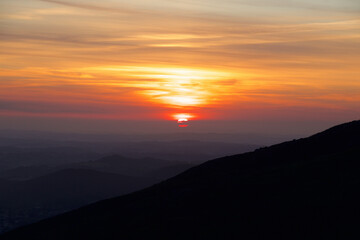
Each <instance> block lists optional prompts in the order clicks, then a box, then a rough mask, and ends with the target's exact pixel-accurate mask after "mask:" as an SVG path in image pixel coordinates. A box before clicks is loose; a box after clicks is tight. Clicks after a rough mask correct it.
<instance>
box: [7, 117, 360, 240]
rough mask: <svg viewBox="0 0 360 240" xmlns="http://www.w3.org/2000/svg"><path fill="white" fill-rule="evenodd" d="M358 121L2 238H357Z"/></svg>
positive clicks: (224, 160)
mask: <svg viewBox="0 0 360 240" xmlns="http://www.w3.org/2000/svg"><path fill="white" fill-rule="evenodd" d="M359 170H360V121H354V122H351V123H347V124H343V125H339V126H337V127H334V128H331V129H329V130H327V131H325V132H322V133H319V134H316V135H314V136H311V137H309V138H306V139H300V140H296V141H291V142H286V143H282V144H278V145H274V146H272V147H268V148H263V149H259V150H257V151H254V152H251V153H246V154H241V155H236V156H230V157H225V158H220V159H216V160H213V161H209V162H207V163H205V164H202V165H200V166H198V167H195V168H192V169H190V170H188V171H186V172H184V173H183V174H180V175H178V176H177V177H174V178H172V179H169V180H167V181H165V182H163V183H161V184H158V185H155V186H153V187H151V188H147V189H145V190H142V191H139V192H136V193H133V194H130V195H126V196H123V197H119V198H114V199H110V200H105V201H102V202H98V203H95V204H92V205H89V206H87V207H84V208H81V209H78V210H76V211H72V212H69V213H66V214H64V215H61V216H58V217H55V218H52V219H48V220H45V221H42V222H40V223H37V224H33V225H29V226H27V227H23V228H20V229H18V230H15V231H13V232H10V233H8V234H5V235H3V236H2V239H284V240H285V239H286V240H288V239H299V240H300V239H359V237H360V231H359V230H358V228H359V224H360V218H359V216H360V215H359V214H360V204H359V202H360V174H359V173H360V172H359Z"/></svg>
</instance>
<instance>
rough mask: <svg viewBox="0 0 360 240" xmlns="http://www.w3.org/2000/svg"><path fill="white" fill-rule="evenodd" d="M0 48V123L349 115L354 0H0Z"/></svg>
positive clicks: (358, 108) (359, 19) (69, 125)
mask: <svg viewBox="0 0 360 240" xmlns="http://www.w3.org/2000/svg"><path fill="white" fill-rule="evenodd" d="M0 46H1V47H0V129H7V128H12V129H35V130H63V129H72V130H73V131H76V130H77V129H79V130H80V129H82V130H86V129H87V130H94V129H95V130H98V131H101V130H102V126H104V125H106V124H108V123H109V122H111V123H112V124H113V123H114V122H115V123H116V122H118V123H119V124H118V125H117V130H118V131H120V132H121V131H130V130H131V129H132V128H136V129H138V130H139V129H141V131H143V130H144V131H150V132H151V131H154V132H156V131H171V129H173V128H176V127H177V125H176V120H177V119H179V118H184V116H185V117H186V118H188V119H189V120H190V121H189V122H191V121H193V122H196V121H197V124H194V125H193V126H194V128H193V129H192V130H194V131H196V128H198V129H202V131H217V130H219V131H222V130H223V129H225V128H224V124H227V125H226V131H230V132H231V131H240V130H241V131H250V132H251V131H257V130H258V126H259V124H260V125H263V124H264V123H273V124H275V125H276V126H277V128H276V129H282V128H283V127H284V129H290V128H293V127H296V126H298V127H300V128H303V127H305V126H310V125H311V124H310V123H313V124H317V125H316V126H318V123H319V122H327V123H330V122H331V123H340V122H343V121H351V120H354V119H359V116H360V67H359V66H360V47H359V46H360V2H359V1H358V0H326V1H325V0H324V1H321V0H311V1H310V0H221V1H220V0H191V1H190V0H151V1H150V0H131V1H130V0H104V1H95V0H2V1H1V2H0ZM64 122H66V124H65V125H64V124H63V125H61V124H62V123H64ZM124 122H126V123H127V124H123V123H124ZM149 122H156V124H155V125H154V124H148V123H149ZM159 122H163V123H165V124H164V125H162V124H159ZM170 122H171V124H170ZM173 122H175V124H172V123H173ZM201 122H204V123H207V124H203V125H202V124H201ZM209 122H211V124H208V123H209ZM131 123H133V124H131ZM228 123H229V124H228ZM230 123H231V124H230ZM242 123H254V124H247V125H246V124H244V125H241V124H242ZM255 123H259V124H257V125H256V124H255ZM283 123H284V124H283ZM288 123H292V124H288ZM286 124H287V125H286ZM60 125H61V126H60ZM84 125H86V126H88V127H87V128H83V126H84ZM240 125H241V126H242V127H241V126H240ZM275 125H273V126H275ZM138 126H141V128H138ZM162 126H166V127H164V129H162ZM195 126H197V127H195ZM239 126H240V128H239ZM271 126H272V125H271V124H270V125H269V127H271ZM311 126H312V128H314V126H315V125H311ZM190 127H191V124H189V127H188V128H190ZM108 131H112V130H108ZM176 131H177V130H176ZM186 131H189V130H188V129H187V130H186ZM276 131H278V130H276ZM299 131H300V132H301V130H299Z"/></svg>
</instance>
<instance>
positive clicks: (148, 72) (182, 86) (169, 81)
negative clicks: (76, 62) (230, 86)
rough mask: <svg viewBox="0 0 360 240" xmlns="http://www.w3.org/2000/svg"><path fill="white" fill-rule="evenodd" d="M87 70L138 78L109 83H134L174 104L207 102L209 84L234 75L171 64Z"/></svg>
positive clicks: (151, 95)
mask: <svg viewBox="0 0 360 240" xmlns="http://www.w3.org/2000/svg"><path fill="white" fill-rule="evenodd" d="M86 72H88V73H92V74H96V73H99V74H104V73H105V74H106V75H107V74H111V75H112V76H119V75H120V76H125V77H126V76H127V77H130V79H138V81H130V80H129V81H122V82H116V83H111V84H115V85H117V86H123V87H136V88H138V89H139V91H138V92H139V93H142V94H143V96H145V97H146V98H147V100H148V101H152V102H156V103H161V104H164V105H166V106H168V107H173V108H182V107H196V106H202V105H206V104H207V103H208V102H209V100H210V98H211V96H212V95H214V89H211V85H213V84H214V83H218V82H221V81H223V82H225V83H226V82H228V81H229V79H233V78H234V76H233V75H232V74H231V73H229V72H225V71H220V70H209V69H196V68H186V67H173V66H103V67H93V68H87V69H86ZM139 79H143V80H141V81H139ZM216 91H218V89H217V90H216Z"/></svg>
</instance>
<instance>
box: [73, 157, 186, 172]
mask: <svg viewBox="0 0 360 240" xmlns="http://www.w3.org/2000/svg"><path fill="white" fill-rule="evenodd" d="M179 164H180V165H183V163H182V162H176V161H167V160H162V159H156V158H149V157H147V158H130V157H124V156H120V155H118V154H115V155H111V156H107V157H103V158H100V159H98V160H95V161H89V162H82V163H77V164H73V165H72V166H73V167H76V168H84V169H93V170H97V171H104V172H112V173H117V174H122V175H127V176H143V175H145V174H148V173H149V172H152V171H156V170H158V169H162V168H166V167H170V166H174V165H179ZM189 165H190V164H189ZM183 170H185V168H184V169H183ZM173 176H174V175H173Z"/></svg>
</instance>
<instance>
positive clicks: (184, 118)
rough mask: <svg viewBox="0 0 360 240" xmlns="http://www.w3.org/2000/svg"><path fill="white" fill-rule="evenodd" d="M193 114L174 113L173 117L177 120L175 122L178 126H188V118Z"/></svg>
mask: <svg viewBox="0 0 360 240" xmlns="http://www.w3.org/2000/svg"><path fill="white" fill-rule="evenodd" d="M192 117H193V116H192V115H190V114H187V113H180V114H175V115H174V118H175V119H176V120H177V124H178V126H179V127H187V126H189V119H190V118H192Z"/></svg>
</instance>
